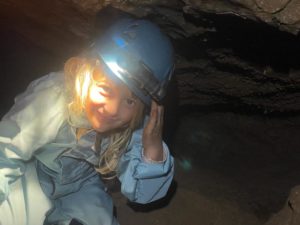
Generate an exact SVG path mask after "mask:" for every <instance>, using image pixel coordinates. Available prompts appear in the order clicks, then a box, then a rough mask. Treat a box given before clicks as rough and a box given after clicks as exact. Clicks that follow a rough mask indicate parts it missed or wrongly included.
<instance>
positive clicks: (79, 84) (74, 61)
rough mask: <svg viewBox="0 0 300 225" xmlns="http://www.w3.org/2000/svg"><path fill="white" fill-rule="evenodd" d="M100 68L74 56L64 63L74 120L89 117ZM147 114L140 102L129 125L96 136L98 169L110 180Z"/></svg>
mask: <svg viewBox="0 0 300 225" xmlns="http://www.w3.org/2000/svg"><path fill="white" fill-rule="evenodd" d="M101 66H103V65H101V63H100V62H99V60H97V59H88V58H79V57H72V58H70V59H69V60H68V61H67V62H66V63H65V67H64V73H65V81H66V89H67V93H69V99H70V101H69V102H70V103H69V105H68V107H69V113H70V114H72V115H73V117H76V118H82V117H84V118H86V117H85V103H86V98H87V96H88V91H89V89H90V87H91V85H92V74H93V71H94V70H95V68H96V67H100V68H101ZM144 115H145V106H144V104H143V103H142V102H141V101H140V100H139V99H138V100H137V107H136V111H135V115H134V116H133V119H132V120H131V121H130V123H129V125H128V126H126V127H123V128H119V129H118V130H114V131H111V132H110V133H106V134H102V133H97V137H96V143H95V148H96V151H97V152H98V153H99V165H98V166H97V167H96V170H97V171H98V172H99V173H100V174H102V175H104V176H105V178H107V179H110V178H114V177H115V176H116V171H117V167H118V162H119V159H120V157H121V156H122V154H123V153H124V151H125V150H126V148H127V146H128V144H129V142H130V139H131V137H132V133H133V131H134V130H136V129H137V128H138V127H139V126H141V123H142V122H143V118H144ZM83 120H84V119H83ZM83 128H85V127H83ZM104 138H108V140H109V141H108V145H107V147H106V149H101V143H102V140H103V139H104Z"/></svg>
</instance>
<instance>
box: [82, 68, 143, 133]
mask: <svg viewBox="0 0 300 225" xmlns="http://www.w3.org/2000/svg"><path fill="white" fill-rule="evenodd" d="M93 79H94V82H93V84H92V86H91V88H90V91H89V95H88V98H87V101H86V114H87V118H88V120H89V122H90V123H91V125H92V127H93V128H94V129H95V130H96V131H98V132H101V133H102V132H108V131H111V130H114V129H118V128H122V127H126V126H127V125H128V124H129V123H130V121H131V120H132V119H133V117H134V116H135V114H136V111H137V107H138V101H140V100H139V99H138V98H137V97H135V96H134V95H133V94H132V92H131V91H130V90H129V89H128V88H127V86H126V85H125V84H123V83H121V82H115V81H113V80H111V79H109V78H108V77H107V76H105V75H103V74H101V72H100V71H99V70H95V71H94V73H93Z"/></svg>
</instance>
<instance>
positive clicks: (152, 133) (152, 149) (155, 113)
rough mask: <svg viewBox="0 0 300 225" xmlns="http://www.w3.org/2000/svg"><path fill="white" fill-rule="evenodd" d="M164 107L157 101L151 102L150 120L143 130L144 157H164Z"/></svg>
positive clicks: (149, 158) (159, 159)
mask: <svg viewBox="0 0 300 225" xmlns="http://www.w3.org/2000/svg"><path fill="white" fill-rule="evenodd" d="M163 117H164V107H163V106H160V105H158V104H157V103H156V102H155V101H152V103H151V112H150V118H149V121H148V123H147V125H146V127H145V128H144V131H143V147H144V157H145V158H146V160H147V159H148V160H150V161H162V160H163V158H164V152H163V143H162V129H163Z"/></svg>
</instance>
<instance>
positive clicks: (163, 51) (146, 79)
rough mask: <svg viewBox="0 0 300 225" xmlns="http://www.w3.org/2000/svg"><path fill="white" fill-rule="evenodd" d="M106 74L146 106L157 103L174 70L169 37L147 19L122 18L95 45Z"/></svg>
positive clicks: (164, 92)
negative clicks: (123, 84)
mask: <svg viewBox="0 0 300 225" xmlns="http://www.w3.org/2000/svg"><path fill="white" fill-rule="evenodd" d="M94 50H95V51H96V54H97V55H98V57H99V58H100V60H102V61H103V62H104V64H105V65H106V69H107V71H106V72H107V74H108V76H110V77H111V78H112V79H115V78H117V79H119V80H121V81H122V82H124V83H125V84H126V85H127V86H128V88H129V89H130V90H131V91H132V92H133V93H134V94H135V95H137V96H138V97H139V98H140V99H141V100H142V101H143V102H144V103H146V104H147V105H148V106H149V105H150V103H151V99H154V100H155V101H157V102H160V101H161V100H162V99H163V97H164V96H165V94H166V88H167V84H168V82H169V80H170V79H171V76H172V73H173V69H174V51H173V47H172V44H171V42H170V40H169V39H168V37H167V36H166V35H164V34H163V33H162V32H161V31H160V29H159V27H158V26H156V25H155V24H153V23H152V22H150V21H147V20H140V19H128V18H127V19H122V20H120V21H118V22H116V23H114V24H113V25H112V26H111V27H110V28H109V29H108V30H107V31H106V32H105V33H104V34H103V35H102V36H101V37H100V38H99V39H98V40H96V42H95V45H94Z"/></svg>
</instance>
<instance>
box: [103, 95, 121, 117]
mask: <svg viewBox="0 0 300 225" xmlns="http://www.w3.org/2000/svg"><path fill="white" fill-rule="evenodd" d="M119 108H120V99H118V98H116V99H110V100H108V101H107V102H106V104H105V105H104V111H105V114H107V115H108V116H111V117H113V116H116V115H117V114H118V112H119Z"/></svg>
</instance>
